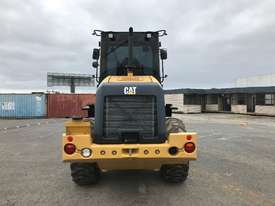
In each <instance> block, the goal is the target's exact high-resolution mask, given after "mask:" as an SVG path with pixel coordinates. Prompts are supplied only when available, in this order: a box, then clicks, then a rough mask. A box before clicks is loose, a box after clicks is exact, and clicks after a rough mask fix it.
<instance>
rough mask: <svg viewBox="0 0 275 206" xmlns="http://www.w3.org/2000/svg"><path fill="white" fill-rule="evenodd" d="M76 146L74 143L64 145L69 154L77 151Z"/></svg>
mask: <svg viewBox="0 0 275 206" xmlns="http://www.w3.org/2000/svg"><path fill="white" fill-rule="evenodd" d="M75 150H76V148H75V145H74V144H71V143H69V144H65V146H64V151H65V152H66V153H67V154H73V153H74V152H75Z"/></svg>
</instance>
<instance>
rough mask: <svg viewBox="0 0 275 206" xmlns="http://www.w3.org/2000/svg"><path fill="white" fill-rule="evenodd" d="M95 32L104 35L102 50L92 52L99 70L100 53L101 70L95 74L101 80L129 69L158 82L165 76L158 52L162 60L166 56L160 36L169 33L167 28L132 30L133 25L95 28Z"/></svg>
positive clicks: (100, 44) (122, 74)
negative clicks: (124, 29) (123, 28)
mask: <svg viewBox="0 0 275 206" xmlns="http://www.w3.org/2000/svg"><path fill="white" fill-rule="evenodd" d="M94 34H95V35H97V36H101V41H100V42H99V46H100V50H99V49H94V52H93V59H95V60H96V62H94V63H93V66H94V67H96V69H98V66H99V65H98V60H99V56H100V60H99V61H100V66H99V69H100V71H99V72H98V70H97V73H96V79H97V81H98V83H100V82H101V81H102V80H103V79H104V78H105V77H107V76H109V75H113V76H125V75H127V73H128V71H129V70H130V71H132V72H133V74H134V75H146V76H154V77H155V78H156V79H157V80H158V81H159V82H162V81H163V79H164V78H165V76H164V74H163V70H162V74H161V72H160V61H159V60H160V58H159V54H161V55H160V56H161V60H163V59H166V58H167V53H166V50H163V49H160V48H159V47H160V45H161V43H160V42H159V37H160V36H163V35H167V34H166V31H165V30H161V31H155V32H152V31H148V32H133V29H132V28H131V27H130V28H129V32H113V31H100V30H95V31H94ZM162 68H163V67H162ZM98 73H99V74H98Z"/></svg>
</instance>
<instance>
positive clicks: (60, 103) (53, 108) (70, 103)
mask: <svg viewBox="0 0 275 206" xmlns="http://www.w3.org/2000/svg"><path fill="white" fill-rule="evenodd" d="M47 96H48V98H47V100H48V101H47V109H48V110H47V114H48V115H47V116H48V118H57V117H60V118H64V117H73V116H82V117H87V115H88V112H87V111H85V110H82V108H83V107H84V106H87V105H89V104H95V94H48V95H47Z"/></svg>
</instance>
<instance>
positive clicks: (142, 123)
mask: <svg viewBox="0 0 275 206" xmlns="http://www.w3.org/2000/svg"><path fill="white" fill-rule="evenodd" d="M156 106H157V105H156V98H155V97H154V96H147V95H143V96H107V97H105V101H104V123H103V134H104V137H105V138H112V139H119V140H120V141H121V142H127V141H126V140H125V139H124V136H125V137H126V136H129V135H130V134H131V135H130V136H132V137H133V138H135V139H136V140H133V142H136V141H138V139H139V138H143V139H146V138H152V137H155V136H157V108H156ZM129 142H131V140H129Z"/></svg>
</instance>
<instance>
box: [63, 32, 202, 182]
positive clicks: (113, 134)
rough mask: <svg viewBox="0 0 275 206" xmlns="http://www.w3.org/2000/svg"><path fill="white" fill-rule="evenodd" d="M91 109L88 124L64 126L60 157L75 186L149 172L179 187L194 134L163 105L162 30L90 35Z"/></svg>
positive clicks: (78, 121)
mask: <svg viewBox="0 0 275 206" xmlns="http://www.w3.org/2000/svg"><path fill="white" fill-rule="evenodd" d="M93 34H94V35H95V36H99V37H100V41H99V48H95V49H94V50H93V55H92V56H93V59H94V60H95V61H94V62H93V67H95V69H96V72H95V73H96V74H95V79H96V81H97V91H96V104H95V107H94V108H93V110H92V111H93V112H89V117H88V118H79V117H74V118H72V120H70V121H68V122H66V123H65V133H64V134H63V137H62V147H63V148H62V157H63V161H64V162H70V168H71V176H72V180H73V181H74V182H75V183H76V184H78V185H90V184H94V183H96V182H98V180H99V179H100V174H101V173H102V172H107V171H111V170H154V171H156V172H159V173H160V176H161V177H162V178H163V179H164V180H165V181H167V182H173V183H178V182H183V181H184V180H186V178H187V176H188V170H189V161H190V160H196V159H197V134H196V133H195V132H186V131H185V126H184V124H183V122H182V121H181V120H180V119H177V118H172V117H171V116H172V109H174V108H173V107H172V106H171V105H169V104H165V100H164V90H163V82H164V79H165V78H166V77H167V75H165V74H164V67H163V60H165V59H167V51H166V50H165V49H161V42H160V37H163V36H165V35H167V33H166V31H165V30H160V31H144V32H136V31H133V28H132V27H130V28H129V31H126V32H116V31H101V30H94V32H93Z"/></svg>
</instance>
